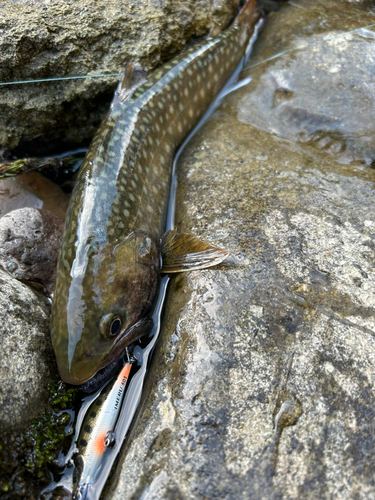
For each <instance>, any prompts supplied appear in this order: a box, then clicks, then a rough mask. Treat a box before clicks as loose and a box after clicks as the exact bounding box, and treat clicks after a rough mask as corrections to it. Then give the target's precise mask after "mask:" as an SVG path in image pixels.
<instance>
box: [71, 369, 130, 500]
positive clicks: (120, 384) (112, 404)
mask: <svg viewBox="0 0 375 500" xmlns="http://www.w3.org/2000/svg"><path fill="white" fill-rule="evenodd" d="M131 367H132V363H130V362H126V363H125V365H124V366H123V368H122V369H121V371H120V373H119V374H118V376H117V377H116V378H115V379H114V382H113V383H111V382H109V383H108V384H107V385H106V386H105V387H104V388H103V390H102V391H101V393H100V394H99V396H98V397H97V399H96V400H95V401H94V402H93V403H92V405H91V406H90V407H89V409H88V410H87V413H86V416H85V418H84V420H83V422H82V426H81V430H80V433H79V436H78V440H77V447H78V455H77V456H76V457H75V460H74V462H75V470H74V474H73V491H74V493H73V499H74V500H78V499H80V500H83V499H84V498H85V497H86V493H87V490H88V485H89V484H93V483H95V480H96V477H97V475H98V473H99V471H100V469H101V466H102V464H103V459H104V456H105V453H106V451H107V449H108V448H111V447H113V446H114V445H115V424H116V421H117V418H118V415H119V412H120V409H121V403H122V400H123V397H124V394H125V387H126V383H127V381H128V378H129V375H130V370H131Z"/></svg>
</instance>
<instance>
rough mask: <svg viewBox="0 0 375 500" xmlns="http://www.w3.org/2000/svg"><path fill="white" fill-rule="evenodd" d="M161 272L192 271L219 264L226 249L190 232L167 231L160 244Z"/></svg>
mask: <svg viewBox="0 0 375 500" xmlns="http://www.w3.org/2000/svg"><path fill="white" fill-rule="evenodd" d="M161 255H162V268H161V272H163V273H179V272H181V271H193V270H197V269H205V268H206V267H212V266H216V265H217V264H220V263H221V262H222V261H223V260H224V259H225V258H226V257H227V256H228V255H229V251H228V250H223V249H221V248H217V247H214V246H212V245H210V244H209V243H207V242H205V241H202V240H200V239H199V238H197V237H196V236H194V235H192V234H186V233H178V232H177V231H176V230H173V231H167V232H166V233H164V235H163V237H162V244H161Z"/></svg>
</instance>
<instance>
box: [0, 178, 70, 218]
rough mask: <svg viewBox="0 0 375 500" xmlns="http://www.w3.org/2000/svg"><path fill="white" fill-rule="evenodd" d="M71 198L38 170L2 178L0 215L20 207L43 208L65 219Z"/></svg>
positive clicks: (0, 182)
mask: <svg viewBox="0 0 375 500" xmlns="http://www.w3.org/2000/svg"><path fill="white" fill-rule="evenodd" d="M68 204H69V198H68V197H67V195H66V194H65V193H64V191H63V190H62V189H61V188H60V187H58V186H57V185H56V184H55V183H53V182H52V181H50V180H49V179H46V178H45V177H43V176H42V175H41V174H39V173H38V172H27V173H23V174H21V175H18V176H16V177H9V178H6V179H0V217H2V216H3V215H5V214H7V213H9V212H11V211H12V210H17V209H19V208H25V207H31V208H39V209H40V208H43V209H46V210H49V211H50V212H53V213H54V214H55V215H57V217H59V218H61V219H65V213H66V211H67V208H68Z"/></svg>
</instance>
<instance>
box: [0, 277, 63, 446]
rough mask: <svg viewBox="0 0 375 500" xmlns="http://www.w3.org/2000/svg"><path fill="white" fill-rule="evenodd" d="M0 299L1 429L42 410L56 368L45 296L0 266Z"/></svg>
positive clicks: (22, 423)
mask: <svg viewBox="0 0 375 500" xmlns="http://www.w3.org/2000/svg"><path fill="white" fill-rule="evenodd" d="M0 301H1V311H0V352H1V355H0V359H1V362H0V425H1V428H2V429H3V430H4V431H5V430H9V429H10V428H13V429H14V428H16V427H18V426H25V425H26V423H27V422H28V421H29V420H30V419H31V418H33V417H34V416H36V415H37V414H38V413H40V412H41V411H42V410H44V409H46V406H45V405H46V402H47V397H48V392H47V391H48V384H49V382H50V380H51V378H54V377H53V374H54V373H57V368H56V364H55V360H54V356H53V351H52V345H51V340H50V336H49V315H50V306H49V304H48V303H47V301H46V299H45V298H44V297H43V296H42V295H40V294H38V293H37V292H36V291H33V290H32V289H30V288H29V287H28V286H26V285H24V284H23V283H21V282H19V281H17V280H16V279H14V278H12V277H11V276H10V275H9V274H8V273H6V272H5V271H3V270H1V269H0ZM10 451H11V450H10Z"/></svg>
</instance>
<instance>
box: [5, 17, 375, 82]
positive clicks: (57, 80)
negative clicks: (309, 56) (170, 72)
mask: <svg viewBox="0 0 375 500" xmlns="http://www.w3.org/2000/svg"><path fill="white" fill-rule="evenodd" d="M373 27H375V24H369V25H367V26H362V27H361V28H356V29H354V30H350V31H345V32H344V33H339V34H338V35H333V36H328V37H326V38H322V39H321V40H316V41H315V42H311V43H308V44H306V45H300V46H299V47H293V48H292V49H287V50H283V51H282V52H279V53H278V54H275V55H274V56H271V57H268V58H267V59H264V60H263V61H260V62H258V63H256V64H252V65H251V66H247V67H246V69H250V68H255V67H256V66H259V65H260V64H264V63H266V62H268V61H272V60H273V59H277V58H278V57H281V56H283V55H284V54H288V53H289V52H294V51H295V50H301V49H306V48H307V47H311V46H312V45H317V44H319V43H323V42H329V41H330V40H334V39H336V38H340V37H341V36H345V35H350V34H351V33H356V32H357V31H361V30H365V29H368V28H373ZM121 75H122V73H103V74H99V75H83V76H62V77H58V78H43V79H40V80H20V81H14V82H0V86H4V85H21V84H24V83H41V82H59V81H64V80H83V79H84V78H108V77H112V76H121Z"/></svg>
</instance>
